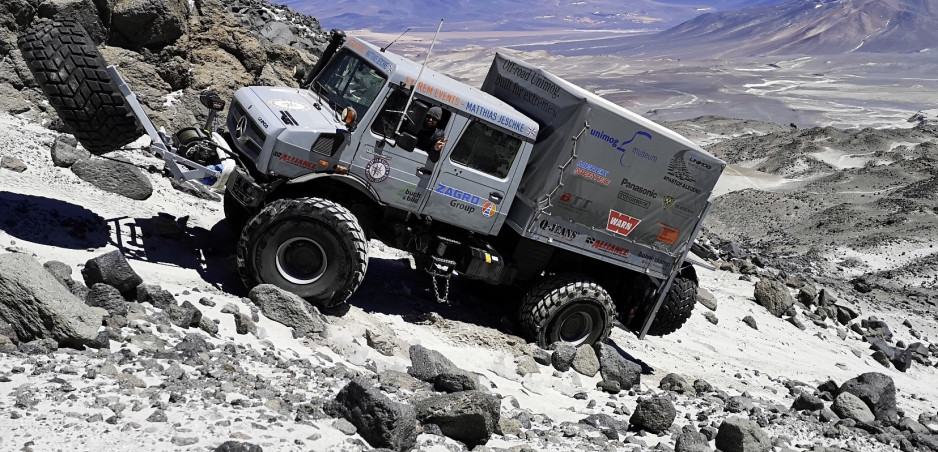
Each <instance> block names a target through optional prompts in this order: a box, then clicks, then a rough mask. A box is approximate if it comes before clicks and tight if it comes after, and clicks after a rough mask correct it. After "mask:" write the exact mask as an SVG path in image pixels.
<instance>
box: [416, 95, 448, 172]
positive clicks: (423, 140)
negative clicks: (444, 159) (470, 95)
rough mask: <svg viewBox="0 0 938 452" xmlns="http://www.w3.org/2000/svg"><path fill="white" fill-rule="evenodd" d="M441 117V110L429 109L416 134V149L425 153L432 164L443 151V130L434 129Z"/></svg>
mask: <svg viewBox="0 0 938 452" xmlns="http://www.w3.org/2000/svg"><path fill="white" fill-rule="evenodd" d="M442 117H443V109H442V108H440V107H431V108H430V110H428V111H427V116H426V118H424V120H423V127H422V128H421V129H420V130H419V131H418V132H417V147H418V148H420V149H423V150H425V151H427V153H428V154H430V158H431V159H432V160H433V161H434V162H435V161H436V159H438V158H440V154H439V152H440V151H441V150H443V145H444V144H446V135H444V134H443V129H437V128H436V125H437V123H439V122H440V119H441V118H442ZM431 151H432V152H431Z"/></svg>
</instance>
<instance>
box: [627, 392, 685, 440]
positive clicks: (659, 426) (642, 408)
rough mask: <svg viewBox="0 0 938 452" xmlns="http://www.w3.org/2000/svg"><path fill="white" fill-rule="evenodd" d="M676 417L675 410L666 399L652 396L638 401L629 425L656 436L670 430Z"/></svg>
mask: <svg viewBox="0 0 938 452" xmlns="http://www.w3.org/2000/svg"><path fill="white" fill-rule="evenodd" d="M676 416H677V410H676V409H675V408H674V404H673V403H671V401H670V400H668V398H666V397H661V396H653V397H649V398H640V399H638V405H636V406H635V411H634V412H633V413H632V417H630V418H629V423H631V424H632V425H634V426H636V427H638V428H640V429H642V430H646V431H649V432H651V433H655V434H658V433H661V432H663V431H665V430H667V429H668V428H670V427H671V424H673V423H674V418H675V417H676Z"/></svg>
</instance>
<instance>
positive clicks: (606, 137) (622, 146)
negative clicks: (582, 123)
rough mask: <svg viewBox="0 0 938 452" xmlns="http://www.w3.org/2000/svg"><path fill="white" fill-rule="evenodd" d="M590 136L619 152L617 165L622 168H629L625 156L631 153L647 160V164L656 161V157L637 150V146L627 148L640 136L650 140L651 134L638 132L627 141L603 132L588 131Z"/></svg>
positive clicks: (642, 131) (596, 130)
mask: <svg viewBox="0 0 938 452" xmlns="http://www.w3.org/2000/svg"><path fill="white" fill-rule="evenodd" d="M590 135H591V136H594V137H596V138H599V139H600V140H601V141H605V142H607V143H609V144H610V145H611V146H612V147H613V148H615V149H616V150H618V151H619V152H621V153H622V155H621V156H619V164H620V165H622V166H624V167H628V166H631V165H630V164H627V163H626V162H625V156H627V155H629V152H631V153H632V154H635V155H636V156H638V157H640V158H643V159H645V160H648V161H649V162H652V163H654V162H657V161H658V156H657V155H654V154H650V153H648V152H647V151H644V150H642V149H640V148H638V147H637V146H632V147H631V148H629V146H627V145H629V144H631V143H632V142H633V141H635V138H637V137H640V136H641V137H645V138H647V139H649V140H651V139H652V138H651V134H650V133H648V132H646V131H644V130H639V131H637V132H635V133H633V134H632V138H629V139H628V140H625V141H623V140H620V139H619V138H616V137H615V136H613V135H610V134H608V133H606V131H605V130H598V129H590Z"/></svg>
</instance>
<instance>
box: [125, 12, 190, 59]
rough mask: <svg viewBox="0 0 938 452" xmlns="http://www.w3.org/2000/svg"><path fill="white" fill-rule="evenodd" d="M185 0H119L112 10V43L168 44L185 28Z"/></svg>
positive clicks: (181, 33)
mask: <svg viewBox="0 0 938 452" xmlns="http://www.w3.org/2000/svg"><path fill="white" fill-rule="evenodd" d="M188 13H189V4H188V2H186V1H185V0H136V1H118V2H117V3H116V4H115V5H114V9H113V11H112V12H111V14H112V16H111V23H112V24H111V41H110V44H111V45H117V46H121V47H126V48H130V49H139V48H142V47H151V46H162V45H166V44H171V43H173V42H174V41H176V39H178V38H179V37H181V36H182V35H183V34H184V33H185V32H186V31H187V26H186V17H187V16H188Z"/></svg>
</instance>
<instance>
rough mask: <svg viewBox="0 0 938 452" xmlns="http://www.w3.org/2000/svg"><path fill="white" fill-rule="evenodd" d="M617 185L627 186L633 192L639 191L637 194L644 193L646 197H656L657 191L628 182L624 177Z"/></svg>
mask: <svg viewBox="0 0 938 452" xmlns="http://www.w3.org/2000/svg"><path fill="white" fill-rule="evenodd" d="M619 185H621V186H623V187H625V188H627V189H629V190H632V191H634V192H635V193H639V194H642V195H645V196H647V197H649V198H651V199H655V198H657V197H658V192H656V191H654V190H650V189H648V188H645V187H642V186H641V185H638V184H633V183H631V182H629V180H628V179H625V178H623V179H622V183H621V184H619Z"/></svg>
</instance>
